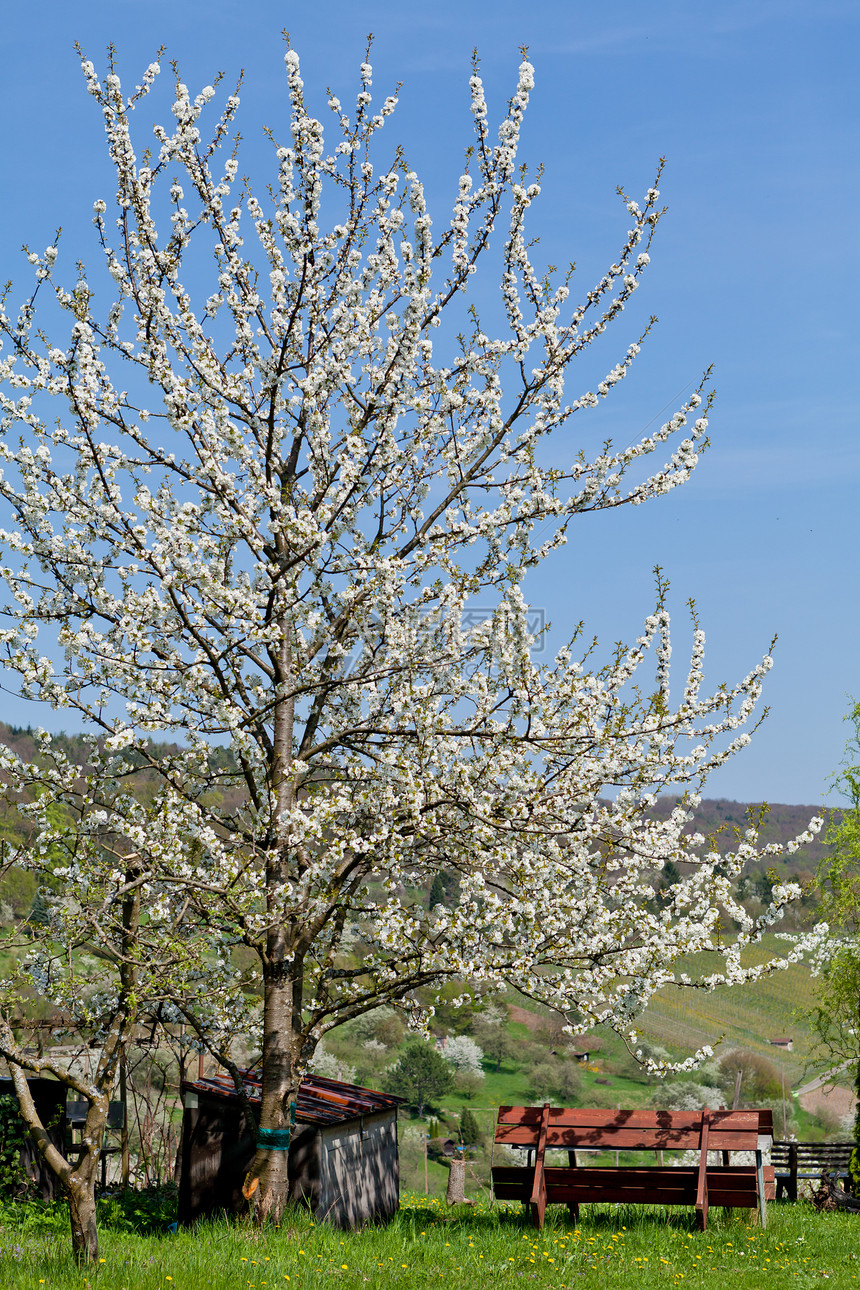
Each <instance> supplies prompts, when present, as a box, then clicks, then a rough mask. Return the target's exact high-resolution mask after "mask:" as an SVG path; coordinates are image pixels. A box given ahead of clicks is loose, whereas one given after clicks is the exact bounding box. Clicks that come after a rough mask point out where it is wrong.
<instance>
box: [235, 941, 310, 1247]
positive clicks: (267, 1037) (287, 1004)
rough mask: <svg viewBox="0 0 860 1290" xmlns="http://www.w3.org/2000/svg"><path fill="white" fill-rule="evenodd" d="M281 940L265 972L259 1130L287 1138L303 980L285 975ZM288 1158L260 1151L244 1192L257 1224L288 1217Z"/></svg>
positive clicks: (295, 1096) (282, 1152)
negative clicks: (275, 955)
mask: <svg viewBox="0 0 860 1290" xmlns="http://www.w3.org/2000/svg"><path fill="white" fill-rule="evenodd" d="M282 937H283V931H282V929H280V928H279V929H277V930H276V931H273V932H272V933H271V934H270V954H271V951H272V950H275V952H276V953H279V952H280V954H279V958H278V959H276V961H275V962H272V961H271V958H270V962H269V965H268V970H267V972H266V981H265V999H264V1009H263V1033H264V1038H263V1070H262V1077H263V1078H262V1084H263V1087H262V1096H261V1102H260V1124H261V1125H262V1126H264V1127H265V1129H266V1130H267V1131H269V1132H271V1131H272V1130H275V1131H280V1132H281V1133H284V1132H285V1131H288V1130H289V1129H290V1128H291V1123H290V1120H291V1116H290V1106H291V1104H294V1103H295V1102H296V1101H297V1100H298V1093H299V1082H300V1080H299V1076H298V1065H299V1059H300V1056H301V1054H300V1052H299V1047H298V1045H299V1042H300V1035H299V1033H298V1032H299V1031H300V1030H301V1021H302V979H301V969H300V968H299V970H298V973H296V974H295V975H294V974H293V973H291V972H288V971H285V969H284V964H283V957H282V946H276V945H274V944H273V943H272V942H274V941H277V940H279V939H281V938H282ZM288 1156H289V1152H288V1150H286V1149H283V1147H279V1148H274V1147H263V1146H259V1145H258V1147H257V1151H256V1155H255V1156H254V1160H253V1163H252V1165H251V1168H250V1170H249V1172H248V1175H247V1177H246V1180H245V1185H244V1187H243V1189H242V1190H243V1193H244V1195H245V1198H246V1199H247V1200H249V1201H250V1202H251V1204H252V1206H253V1212H254V1220H255V1222H256V1223H258V1224H263V1223H266V1222H274V1223H278V1222H280V1220H281V1217H282V1216H283V1212H284V1209H285V1207H286V1204H287V1201H288V1199H289V1176H288V1168H287V1165H288Z"/></svg>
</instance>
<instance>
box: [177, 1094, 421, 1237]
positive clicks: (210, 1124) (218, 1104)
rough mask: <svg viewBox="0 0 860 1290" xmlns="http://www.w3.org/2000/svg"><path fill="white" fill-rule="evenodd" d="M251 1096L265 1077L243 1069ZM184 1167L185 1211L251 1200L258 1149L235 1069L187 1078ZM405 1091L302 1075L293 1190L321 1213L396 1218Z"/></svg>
mask: <svg viewBox="0 0 860 1290" xmlns="http://www.w3.org/2000/svg"><path fill="white" fill-rule="evenodd" d="M244 1082H245V1090H246V1093H247V1095H248V1098H249V1101H250V1102H251V1103H252V1104H254V1103H256V1102H259V1100H260V1077H259V1074H258V1073H257V1072H248V1071H246V1072H244ZM182 1100H183V1105H184V1111H183V1117H182V1142H181V1146H180V1168H179V1221H180V1223H183V1224H189V1223H193V1222H195V1221H196V1220H197V1219H199V1218H203V1217H206V1216H207V1215H210V1214H217V1213H224V1212H226V1213H233V1214H237V1213H241V1212H243V1211H244V1210H245V1209H246V1208H247V1202H246V1201H245V1199H244V1197H243V1196H242V1183H243V1182H244V1180H245V1175H246V1173H247V1171H248V1169H249V1167H250V1164H251V1161H252V1160H253V1158H254V1130H253V1126H251V1125H249V1124H248V1121H247V1119H246V1116H245V1113H244V1111H243V1109H242V1104H241V1102H240V1100H239V1097H238V1095H237V1093H236V1089H235V1087H234V1085H233V1081H232V1079H230V1077H229V1076H227V1075H215V1076H211V1077H209V1078H206V1079H197V1080H185V1081H184V1082H183V1084H182ZM401 1100H402V1099H400V1098H396V1097H391V1096H389V1095H388V1094H386V1093H377V1092H375V1091H374V1090H372V1089H367V1088H359V1087H358V1086H357V1085H355V1084H343V1083H341V1082H340V1081H339V1080H332V1079H323V1078H322V1077H321V1076H319V1075H309V1076H308V1077H307V1078H306V1079H305V1080H304V1081H303V1082H302V1085H301V1088H300V1090H299V1096H298V1102H297V1106H296V1126H295V1129H294V1130H293V1137H292V1141H291V1143H290V1150H289V1156H288V1160H287V1170H288V1176H289V1188H290V1190H289V1198H290V1201H291V1202H294V1203H296V1204H304V1205H307V1206H308V1207H309V1208H310V1209H311V1210H312V1211H313V1212H314V1214H316V1216H317V1220H318V1221H325V1222H329V1223H332V1224H333V1225H334V1226H335V1227H340V1228H344V1229H348V1228H354V1227H359V1226H361V1225H362V1224H364V1223H369V1222H380V1221H384V1220H385V1219H388V1218H391V1217H392V1215H393V1214H394V1213H395V1212H396V1210H397V1208H398V1205H399V1203H400V1169H399V1161H398V1154H397V1107H398V1105H399V1104H400V1102H401Z"/></svg>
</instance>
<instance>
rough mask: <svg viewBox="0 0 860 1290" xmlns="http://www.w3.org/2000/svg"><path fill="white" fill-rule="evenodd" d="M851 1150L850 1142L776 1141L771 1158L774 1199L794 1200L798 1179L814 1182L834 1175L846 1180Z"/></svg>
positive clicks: (795, 1198)
mask: <svg viewBox="0 0 860 1290" xmlns="http://www.w3.org/2000/svg"><path fill="white" fill-rule="evenodd" d="M853 1150H854V1143H853V1142H775V1143H774V1144H773V1148H772V1150H771V1156H770V1159H771V1164H772V1165H773V1166H774V1170H775V1176H776V1195H777V1199H779V1198H780V1197H781V1196H784V1195H787V1196H788V1199H789V1200H797V1181H798V1179H799V1178H808V1179H812V1180H815V1181H817V1180H818V1179H819V1178H820V1177H821V1175H822V1174H836V1177H837V1179H839V1180H844V1179H847V1178H848V1177H849V1176H850V1175H849V1173H848V1162H849V1160H850V1159H851V1152H852V1151H853Z"/></svg>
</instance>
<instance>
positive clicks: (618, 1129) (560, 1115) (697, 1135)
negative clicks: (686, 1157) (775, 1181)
mask: <svg viewBox="0 0 860 1290" xmlns="http://www.w3.org/2000/svg"><path fill="white" fill-rule="evenodd" d="M543 1110H544V1108H543V1107H540V1106H502V1107H499V1118H498V1122H497V1124H496V1138H495V1140H496V1142H497V1143H506V1144H507V1145H509V1146H517V1147H528V1148H537V1147H538V1145H539V1143H538V1138H539V1133H540V1126H541V1120H542V1115H543ZM705 1115H707V1116H708V1119H709V1129H710V1132H709V1135H708V1148H709V1150H711V1151H755V1150H756V1148H759V1147H763V1146H769V1145H770V1137H771V1136H772V1132H773V1130H772V1120H771V1119H770V1112H767V1113H764V1112H761V1111H746V1110H745V1111H653V1110H627V1111H625V1110H620V1111H616V1110H606V1109H593V1110H588V1109H584V1108H581V1107H574V1108H565V1107H550V1108H549V1114H548V1117H547V1125H546V1141H545V1146H546V1147H547V1148H552V1147H562V1148H565V1147H566V1148H567V1149H568V1150H575V1149H580V1150H592V1151H594V1150H598V1151H662V1150H666V1151H686V1150H698V1149H699V1148H700V1147H701V1144H702V1127H703V1117H704V1116H705ZM761 1138H767V1141H766V1142H764V1141H760V1139H761Z"/></svg>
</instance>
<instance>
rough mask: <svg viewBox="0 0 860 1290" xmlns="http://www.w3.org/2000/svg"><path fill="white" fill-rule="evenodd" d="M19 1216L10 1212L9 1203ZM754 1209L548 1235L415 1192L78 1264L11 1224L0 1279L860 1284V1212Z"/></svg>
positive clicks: (515, 1217)
mask: <svg viewBox="0 0 860 1290" xmlns="http://www.w3.org/2000/svg"><path fill="white" fill-rule="evenodd" d="M6 1214H7V1218H8V1208H7V1211H6ZM747 1219H748V1215H747V1214H746V1213H745V1212H742V1211H738V1212H734V1213H731V1214H727V1213H723V1212H721V1211H717V1212H712V1214H711V1221H710V1223H709V1228H708V1231H707V1233H704V1234H703V1233H699V1232H697V1231H696V1230H695V1228H694V1223H693V1216H692V1213H691V1212H689V1211H670V1210H658V1209H646V1208H634V1207H627V1206H604V1207H597V1206H595V1207H586V1208H585V1209H584V1210H583V1213H582V1219H581V1222H580V1223H578V1224H576V1225H574V1224H573V1223H571V1222H569V1220H568V1218H567V1214H566V1211H565V1210H564V1209H563V1208H561V1207H553V1208H551V1209H550V1210H549V1211H548V1214H547V1226H546V1228H545V1230H544V1231H543V1232H542V1233H539V1232H536V1231H535V1230H534V1229H533V1228H532V1227H531V1225H530V1223H529V1222H528V1221H527V1220H526V1218H525V1217H524V1215H523V1211H522V1207H520V1206H496V1207H495V1208H490V1207H489V1205H488V1203H487V1202H486V1201H484V1202H480V1203H479V1204H478V1205H476V1206H475V1208H474V1209H471V1210H465V1209H458V1210H457V1211H454V1212H452V1211H449V1210H447V1209H446V1207H445V1206H444V1204H442V1203H441V1202H439V1201H429V1202H428V1201H427V1200H425V1199H424V1198H423V1197H420V1198H416V1197H411V1198H410V1197H406V1198H405V1199H404V1203H403V1207H402V1209H401V1212H400V1213H399V1214H398V1215H397V1217H396V1219H395V1220H394V1222H392V1223H390V1224H389V1225H387V1226H385V1227H381V1228H370V1229H367V1230H365V1231H363V1232H357V1233H342V1232H337V1231H335V1230H334V1229H332V1228H331V1227H329V1226H327V1225H326V1224H320V1225H316V1226H315V1225H314V1223H313V1222H312V1220H311V1219H310V1218H309V1217H308V1216H307V1215H306V1214H304V1213H294V1214H291V1215H290V1217H289V1220H288V1222H286V1223H285V1225H284V1226H282V1227H281V1228H280V1229H278V1230H272V1231H263V1232H260V1231H257V1230H255V1229H254V1228H253V1227H250V1226H247V1225H245V1224H243V1223H237V1224H234V1225H232V1226H228V1225H226V1224H213V1225H204V1226H201V1227H200V1228H198V1229H196V1230H195V1231H191V1232H187V1231H183V1232H179V1233H176V1234H169V1235H164V1236H161V1237H154V1236H148V1237H143V1236H135V1235H130V1234H128V1233H123V1232H116V1231H106V1232H104V1233H103V1234H102V1247H101V1259H102V1260H103V1261H102V1262H100V1263H99V1264H98V1265H97V1266H96V1267H95V1268H92V1269H87V1270H86V1271H84V1270H80V1269H77V1268H75V1267H74V1265H73V1264H72V1261H71V1258H70V1255H69V1251H68V1237H67V1236H66V1235H65V1234H60V1233H59V1232H57V1231H54V1230H48V1231H39V1230H34V1229H32V1228H31V1229H30V1230H18V1229H16V1228H14V1227H10V1226H9V1224H8V1221H7V1222H6V1224H4V1226H3V1227H2V1229H0V1285H2V1286H3V1287H4V1288H5V1287H9V1288H10V1290H18V1287H21V1290H30V1288H31V1287H33V1288H34V1290H38V1287H40V1286H42V1285H44V1286H45V1287H46V1288H49V1290H156V1287H157V1288H158V1290H248V1288H249V1287H252V1288H254V1290H257V1288H258V1287H266V1288H267V1290H271V1287H274V1286H281V1287H288V1290H321V1288H322V1287H330V1286H333V1285H337V1286H342V1287H344V1288H345V1290H351V1288H353V1287H355V1288H358V1287H362V1288H363V1287H365V1286H371V1287H373V1286H379V1287H389V1286H404V1287H407V1286H408V1287H410V1290H411V1288H412V1287H418V1288H419V1290H420V1288H422V1287H429V1286H441V1285H445V1284H446V1283H447V1284H448V1285H451V1286H455V1287H466V1288H467V1290H472V1288H474V1290H483V1288H485V1287H486V1288H487V1290H490V1288H491V1287H492V1288H493V1290H495V1288H496V1287H499V1286H519V1285H522V1286H533V1285H536V1286H552V1287H554V1288H555V1290H564V1288H565V1287H573V1286H576V1287H580V1286H582V1287H588V1286H593V1287H594V1290H598V1288H599V1290H615V1288H619V1290H620V1288H621V1287H629V1286H631V1285H636V1286H642V1287H646V1288H649V1287H656V1286H660V1287H665V1286H669V1285H672V1286H681V1285H683V1286H695V1287H700V1288H702V1290H725V1287H726V1285H727V1284H729V1283H734V1284H735V1285H739V1286H748V1287H751V1288H752V1290H758V1287H763V1286H773V1287H774V1288H776V1287H781V1286H786V1285H791V1286H812V1285H820V1284H821V1280H822V1278H825V1279H826V1280H827V1283H828V1284H829V1285H831V1286H840V1287H848V1286H854V1285H855V1284H857V1282H858V1280H860V1270H858V1258H857V1255H856V1253H855V1250H856V1248H857V1245H858V1239H857V1238H858V1236H860V1217H858V1216H856V1215H855V1216H852V1215H845V1214H838V1213H837V1214H816V1213H815V1212H814V1211H813V1209H812V1208H811V1206H809V1205H807V1204H804V1203H803V1202H801V1203H799V1204H797V1205H791V1204H781V1205H772V1206H770V1207H769V1211H768V1227H767V1230H766V1231H762V1229H761V1228H760V1227H758V1226H751V1225H749V1223H748V1221H747Z"/></svg>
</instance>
